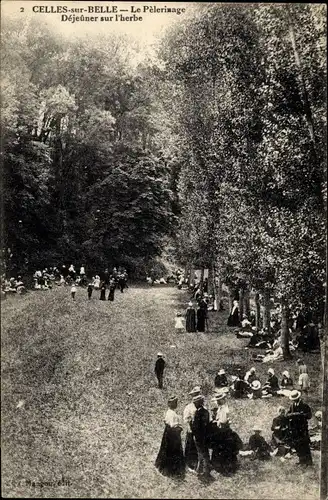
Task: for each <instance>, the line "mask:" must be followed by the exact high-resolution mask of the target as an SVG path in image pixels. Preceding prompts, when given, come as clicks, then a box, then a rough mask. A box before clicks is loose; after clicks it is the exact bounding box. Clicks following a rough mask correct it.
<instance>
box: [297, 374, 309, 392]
mask: <svg viewBox="0 0 328 500" xmlns="http://www.w3.org/2000/svg"><path fill="white" fill-rule="evenodd" d="M298 385H299V386H300V390H301V391H302V393H303V392H305V393H307V392H308V390H309V389H310V379H309V375H308V374H307V373H301V375H300V376H299V379H298Z"/></svg>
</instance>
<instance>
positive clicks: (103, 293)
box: [100, 285, 106, 300]
mask: <svg viewBox="0 0 328 500" xmlns="http://www.w3.org/2000/svg"><path fill="white" fill-rule="evenodd" d="M100 300H106V286H105V285H102V286H101V288H100Z"/></svg>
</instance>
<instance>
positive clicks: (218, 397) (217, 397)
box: [215, 392, 227, 401]
mask: <svg viewBox="0 0 328 500" xmlns="http://www.w3.org/2000/svg"><path fill="white" fill-rule="evenodd" d="M226 395H227V394H226V393H225V392H221V394H219V393H218V394H217V395H216V396H215V399H216V401H220V400H221V399H224V398H225V397H226Z"/></svg>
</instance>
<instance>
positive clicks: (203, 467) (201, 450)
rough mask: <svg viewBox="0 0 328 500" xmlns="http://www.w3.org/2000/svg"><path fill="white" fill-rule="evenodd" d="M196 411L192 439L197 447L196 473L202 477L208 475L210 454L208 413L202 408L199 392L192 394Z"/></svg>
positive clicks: (201, 397)
mask: <svg viewBox="0 0 328 500" xmlns="http://www.w3.org/2000/svg"><path fill="white" fill-rule="evenodd" d="M192 401H193V403H194V405H195V408H196V413H195V416H194V419H193V421H192V423H191V429H192V433H193V435H194V441H195V445H196V449H197V455H198V463H197V468H196V471H197V474H198V475H199V476H202V477H204V478H206V477H207V478H208V477H209V476H210V472H211V471H210V455H209V451H208V429H209V421H210V414H209V412H208V411H207V410H206V408H204V396H203V395H201V394H199V395H198V396H194V397H193V399H192Z"/></svg>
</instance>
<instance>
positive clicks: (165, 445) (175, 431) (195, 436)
mask: <svg viewBox="0 0 328 500" xmlns="http://www.w3.org/2000/svg"><path fill="white" fill-rule="evenodd" d="M160 359H163V355H162V354H161V353H159V357H158V360H160ZM161 364H163V363H161ZM164 365H165V362H164ZM158 366H159V364H158V363H157V367H158ZM160 386H161V387H162V386H163V379H161V385H160ZM189 396H190V402H189V403H188V404H187V406H186V407H185V408H184V410H183V416H182V417H181V416H180V415H178V413H177V411H176V410H177V406H178V400H177V398H176V397H171V398H170V399H169V400H168V410H167V412H166V414H165V418H164V433H163V437H162V441H161V445H160V449H159V452H158V455H157V458H156V461H155V466H156V468H157V469H158V470H159V471H160V472H161V473H162V474H163V475H168V476H175V477H180V478H183V477H184V476H185V473H186V472H187V471H189V472H194V473H197V474H198V476H199V477H200V478H204V479H210V478H211V477H212V479H213V476H211V472H212V471H216V472H219V473H221V474H224V475H231V474H233V473H235V472H236V471H237V469H238V466H239V456H248V457H250V458H251V459H253V460H270V459H271V458H272V457H274V456H278V457H280V458H281V460H283V461H284V460H286V459H288V458H291V457H292V455H293V454H294V453H296V454H297V456H298V458H299V464H300V465H301V466H304V467H307V466H311V465H312V452H311V448H313V449H318V444H319V446H320V439H321V434H320V432H321V419H322V413H321V411H318V412H316V413H315V423H314V425H312V427H310V428H309V425H308V422H309V420H310V419H311V418H312V410H311V408H310V407H309V405H308V404H307V403H306V402H305V401H304V400H303V398H302V393H301V392H300V391H298V390H292V391H291V392H290V394H289V400H290V407H289V408H288V409H286V408H285V407H283V406H279V407H278V408H277V415H276V416H275V417H274V418H273V421H272V424H271V431H272V437H271V440H270V441H269V442H267V441H266V440H265V438H264V437H263V436H262V427H261V426H260V425H258V424H256V425H254V426H253V428H252V429H251V433H250V436H249V439H248V441H247V442H243V441H242V439H241V438H240V436H239V435H238V433H237V432H236V431H235V430H233V429H232V428H231V425H230V415H231V412H230V409H229V406H228V404H227V393H225V392H222V391H218V390H215V393H214V395H213V396H212V397H210V398H209V399H208V401H207V403H205V397H204V396H203V395H202V393H201V387H200V386H196V387H194V388H193V389H192V390H191V391H190V393H189ZM184 430H185V439H184V443H183V440H182V432H183V431H184Z"/></svg>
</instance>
